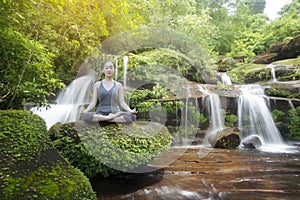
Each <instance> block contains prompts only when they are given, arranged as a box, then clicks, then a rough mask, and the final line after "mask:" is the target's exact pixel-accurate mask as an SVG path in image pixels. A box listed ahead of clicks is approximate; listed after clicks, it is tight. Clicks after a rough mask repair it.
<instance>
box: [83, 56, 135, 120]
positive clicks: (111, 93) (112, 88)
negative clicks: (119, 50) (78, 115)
mask: <svg viewBox="0 0 300 200" xmlns="http://www.w3.org/2000/svg"><path fill="white" fill-rule="evenodd" d="M114 70H115V69H114V64H113V63H112V62H110V61H108V62H106V63H105V64H104V66H103V72H104V75H105V78H104V79H103V80H101V81H97V82H96V83H95V84H94V89H93V98H92V101H91V102H90V104H89V105H88V107H87V108H86V109H85V110H84V111H83V116H82V118H83V120H84V121H109V122H132V121H134V120H135V115H134V114H136V113H137V112H136V109H130V108H129V106H128V105H127V104H126V103H125V101H124V92H123V86H122V84H121V83H119V82H117V81H115V80H113V74H114ZM97 102H98V106H97V109H96V112H90V110H92V109H93V108H94V107H95V106H96V104H97ZM119 106H120V107H121V108H122V109H123V110H125V111H121V110H120V107H119Z"/></svg>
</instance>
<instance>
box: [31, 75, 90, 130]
mask: <svg viewBox="0 0 300 200" xmlns="http://www.w3.org/2000/svg"><path fill="white" fill-rule="evenodd" d="M94 77H95V76H94V73H91V74H88V75H86V76H82V77H79V78H76V79H75V80H74V81H72V83H71V84H70V85H69V86H68V87H67V88H66V89H65V90H64V91H62V92H61V93H60V94H59V95H58V97H57V99H56V101H55V102H56V104H50V105H49V106H50V108H46V107H42V108H37V107H35V108H32V109H31V111H32V112H33V113H34V114H37V115H39V116H40V117H41V118H43V119H44V120H45V122H46V125H47V128H48V129H49V128H51V126H53V125H54V124H56V123H57V122H61V123H66V122H74V121H76V120H78V119H79V113H80V112H81V110H82V107H83V106H84V105H86V104H88V103H89V102H90V94H91V91H92V87H93V82H94Z"/></svg>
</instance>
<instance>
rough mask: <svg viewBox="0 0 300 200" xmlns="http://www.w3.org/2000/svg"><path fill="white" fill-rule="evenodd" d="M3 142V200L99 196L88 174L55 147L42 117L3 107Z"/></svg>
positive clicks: (0, 147) (0, 186)
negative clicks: (71, 163) (61, 154)
mask: <svg viewBox="0 0 300 200" xmlns="http://www.w3.org/2000/svg"><path fill="white" fill-rule="evenodd" d="M0 144H1V145H0V150H1V151H0V152H1V154H0V169H1V171H0V176H1V178H0V198H1V199H3V200H6V199H7V200H11V199H62V200H64V199H65V200H69V199H78V200H81V199H96V195H95V193H94V191H93V189H92V187H91V184H90V182H89V180H88V179H87V177H85V176H84V174H83V173H82V172H81V171H79V170H78V169H76V168H74V167H73V166H71V165H70V164H69V163H68V162H67V161H66V160H65V159H64V158H63V157H61V156H60V154H59V153H58V151H57V150H56V149H55V148H54V147H53V145H52V144H51V141H50V139H49V137H48V135H47V130H46V124H45V122H44V121H43V119H41V118H40V117H39V116H37V115H33V114H32V113H30V112H29V111H22V110H1V111H0Z"/></svg>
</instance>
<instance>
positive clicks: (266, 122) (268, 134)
mask: <svg viewBox="0 0 300 200" xmlns="http://www.w3.org/2000/svg"><path fill="white" fill-rule="evenodd" d="M241 92H242V95H241V96H240V97H239V102H238V118H239V119H238V121H239V129H240V130H241V131H242V138H245V137H248V136H250V135H258V136H259V137H260V138H261V139H262V140H263V141H262V142H263V144H283V140H282V138H281V135H280V133H279V130H278V129H277V127H276V125H275V122H274V120H273V117H272V115H271V112H270V110H269V108H268V104H267V103H268V100H269V99H268V98H267V96H265V95H264V90H263V88H262V87H261V86H259V85H250V86H243V87H241Z"/></svg>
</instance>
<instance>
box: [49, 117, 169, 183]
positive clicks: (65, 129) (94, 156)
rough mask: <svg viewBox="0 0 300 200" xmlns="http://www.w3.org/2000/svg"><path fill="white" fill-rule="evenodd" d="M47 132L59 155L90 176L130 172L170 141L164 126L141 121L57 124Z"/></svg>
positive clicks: (147, 160) (147, 161) (151, 157)
mask: <svg viewBox="0 0 300 200" xmlns="http://www.w3.org/2000/svg"><path fill="white" fill-rule="evenodd" d="M147 124H148V123H147ZM155 128H157V129H155ZM57 131H58V132H57ZM156 131H157V132H156ZM70 132H73V133H72V134H71V133H70ZM49 134H50V137H51V138H52V139H53V144H54V145H55V147H56V148H57V149H59V150H60V152H61V154H62V155H63V156H64V157H66V158H67V159H68V160H69V162H70V163H71V164H72V165H74V166H75V167H77V168H79V169H80V170H81V171H82V172H84V173H85V175H86V176H88V177H90V178H92V177H96V176H98V175H102V176H104V177H106V176H109V175H111V174H116V173H121V172H127V171H131V170H133V169H134V168H136V167H139V166H142V165H144V164H147V163H149V162H150V161H151V160H153V159H154V158H156V157H158V156H159V155H160V153H161V152H162V151H163V150H164V149H166V148H167V147H168V146H169V145H170V143H171V136H170V134H169V132H168V130H167V129H166V128H165V127H163V126H162V125H158V124H156V123H152V124H151V125H148V126H146V124H143V122H136V123H132V124H112V123H107V124H106V123H101V126H99V124H85V123H84V122H77V123H66V124H57V125H55V127H53V128H51V129H50V130H49ZM72 135H73V136H72ZM75 135H76V136H75ZM74 136H75V137H74ZM77 137H79V138H80V140H78V139H76V138H77Z"/></svg>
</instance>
